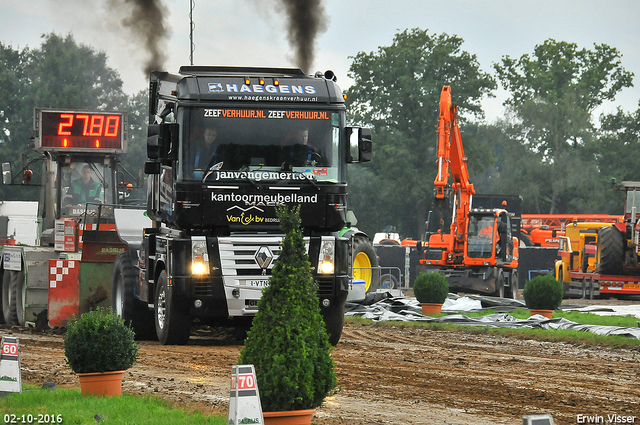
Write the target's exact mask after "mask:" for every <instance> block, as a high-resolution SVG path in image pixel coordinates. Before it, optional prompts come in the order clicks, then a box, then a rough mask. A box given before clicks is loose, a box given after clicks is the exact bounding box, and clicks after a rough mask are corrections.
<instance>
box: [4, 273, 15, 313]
mask: <svg viewBox="0 0 640 425" xmlns="http://www.w3.org/2000/svg"><path fill="white" fill-rule="evenodd" d="M13 274H14V272H13V271H12V270H5V271H4V274H3V276H2V315H3V318H4V322H5V323H6V324H8V325H17V324H18V313H17V303H16V287H15V279H14V278H13Z"/></svg>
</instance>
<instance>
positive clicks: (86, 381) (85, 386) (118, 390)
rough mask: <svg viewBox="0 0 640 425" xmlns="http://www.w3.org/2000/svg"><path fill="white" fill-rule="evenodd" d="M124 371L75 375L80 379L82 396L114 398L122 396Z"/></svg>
mask: <svg viewBox="0 0 640 425" xmlns="http://www.w3.org/2000/svg"><path fill="white" fill-rule="evenodd" d="M124 372H125V371H124V370H116V371H113V372H98V373H76V375H78V379H80V390H81V391H82V395H87V394H92V395H106V396H114V395H121V394H122V378H123V377H124Z"/></svg>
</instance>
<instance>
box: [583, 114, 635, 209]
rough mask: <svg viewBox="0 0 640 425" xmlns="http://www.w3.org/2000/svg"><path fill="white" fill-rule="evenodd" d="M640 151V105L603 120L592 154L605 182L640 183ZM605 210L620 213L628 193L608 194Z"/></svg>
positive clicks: (603, 117) (613, 192)
mask: <svg viewBox="0 0 640 425" xmlns="http://www.w3.org/2000/svg"><path fill="white" fill-rule="evenodd" d="M639 150H640V102H639V103H638V109H637V110H636V111H634V112H631V113H625V112H624V111H623V110H622V109H620V108H618V110H617V111H616V112H615V113H612V114H608V115H603V116H601V117H600V131H599V135H598V138H597V142H596V143H594V144H593V146H592V149H591V151H592V152H593V154H594V156H595V158H596V164H597V167H598V169H599V170H600V174H601V176H602V180H603V181H604V182H605V183H609V182H611V181H612V180H613V179H615V180H616V182H617V183H620V182H623V181H625V180H626V181H638V180H640V176H639V175H638V161H637V153H638V151H639ZM605 199H606V203H605V205H604V210H605V211H606V212H608V213H609V214H620V212H621V211H622V209H623V207H624V192H618V191H614V190H611V188H608V190H607V191H606V192H605Z"/></svg>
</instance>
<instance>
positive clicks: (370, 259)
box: [352, 237, 380, 293]
mask: <svg viewBox="0 0 640 425" xmlns="http://www.w3.org/2000/svg"><path fill="white" fill-rule="evenodd" d="M352 266H353V279H354V280H358V279H360V280H364V289H365V292H366V293H369V292H376V291H377V290H378V288H380V271H379V268H378V267H379V264H378V256H377V255H376V251H375V250H374V249H373V245H372V244H371V242H369V239H368V238H365V237H355V238H354V240H353V260H352Z"/></svg>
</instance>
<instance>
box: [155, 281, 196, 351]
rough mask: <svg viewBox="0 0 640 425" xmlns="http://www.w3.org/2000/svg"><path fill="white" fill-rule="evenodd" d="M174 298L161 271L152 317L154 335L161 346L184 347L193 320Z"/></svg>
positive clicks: (182, 304)
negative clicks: (153, 320)
mask: <svg viewBox="0 0 640 425" xmlns="http://www.w3.org/2000/svg"><path fill="white" fill-rule="evenodd" d="M180 301H181V300H180V299H179V298H178V297H176V296H174V293H173V288H170V287H169V286H168V285H167V272H166V271H164V270H162V271H161V272H160V276H158V280H157V282H156V296H155V303H154V304H155V305H154V313H155V314H154V316H155V322H156V333H157V334H158V340H160V343H161V344H162V345H185V344H186V343H187V342H189V337H190V336H191V324H192V322H193V318H192V317H191V315H190V314H189V309H188V307H186V306H185V305H184V303H181V302H180Z"/></svg>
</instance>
